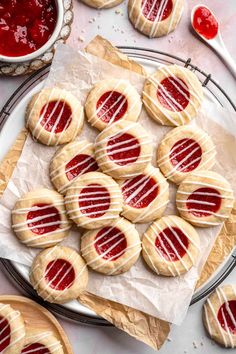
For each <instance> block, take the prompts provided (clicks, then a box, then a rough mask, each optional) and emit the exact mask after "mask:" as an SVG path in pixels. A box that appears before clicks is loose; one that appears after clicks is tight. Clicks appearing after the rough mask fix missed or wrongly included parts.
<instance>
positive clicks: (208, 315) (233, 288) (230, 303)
mask: <svg viewBox="0 0 236 354" xmlns="http://www.w3.org/2000/svg"><path fill="white" fill-rule="evenodd" d="M203 323H204V326H205V328H206V330H207V332H208V333H209V336H210V337H211V338H212V339H213V340H214V341H216V342H217V343H219V344H221V345H222V346H224V347H226V348H236V285H235V284H234V285H223V286H220V287H219V288H217V289H216V290H215V291H214V292H213V293H212V294H211V295H210V296H209V298H208V299H207V300H206V302H205V304H204V307H203Z"/></svg>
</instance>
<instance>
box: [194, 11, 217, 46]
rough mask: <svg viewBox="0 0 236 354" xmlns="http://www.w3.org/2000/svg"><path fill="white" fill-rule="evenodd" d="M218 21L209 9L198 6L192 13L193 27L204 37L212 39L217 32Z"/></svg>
mask: <svg viewBox="0 0 236 354" xmlns="http://www.w3.org/2000/svg"><path fill="white" fill-rule="evenodd" d="M218 27H219V25H218V22H217V20H216V18H215V16H214V15H213V14H212V13H211V11H210V10H209V9H208V8H206V7H205V6H199V7H198V8H197V9H196V11H195V12H194V15H193V28H194V29H195V30H196V31H197V32H198V33H199V34H200V35H202V36H203V37H204V38H206V39H213V38H215V36H216V35H217V33H218Z"/></svg>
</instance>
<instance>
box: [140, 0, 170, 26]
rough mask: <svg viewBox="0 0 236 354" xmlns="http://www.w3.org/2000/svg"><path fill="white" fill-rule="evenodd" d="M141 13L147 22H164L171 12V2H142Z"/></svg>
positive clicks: (159, 0)
mask: <svg viewBox="0 0 236 354" xmlns="http://www.w3.org/2000/svg"><path fill="white" fill-rule="evenodd" d="M141 6H142V13H143V15H144V16H145V17H146V18H147V19H148V20H149V21H158V22H160V21H164V20H165V19H167V18H168V17H169V16H170V14H171V12H172V10H173V2H172V0H142V5H141Z"/></svg>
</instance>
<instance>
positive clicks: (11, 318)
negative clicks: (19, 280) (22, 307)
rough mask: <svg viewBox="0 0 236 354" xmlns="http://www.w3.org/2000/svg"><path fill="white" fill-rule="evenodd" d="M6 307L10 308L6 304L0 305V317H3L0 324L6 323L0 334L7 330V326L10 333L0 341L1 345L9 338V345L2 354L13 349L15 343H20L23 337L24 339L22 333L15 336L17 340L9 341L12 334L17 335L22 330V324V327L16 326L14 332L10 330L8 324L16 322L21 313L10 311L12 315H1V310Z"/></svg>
mask: <svg viewBox="0 0 236 354" xmlns="http://www.w3.org/2000/svg"><path fill="white" fill-rule="evenodd" d="M7 307H10V305H8V304H0V315H1V316H2V317H3V318H2V320H1V321H0V323H2V322H4V321H7V324H6V326H5V327H4V328H3V329H2V330H1V333H3V332H4V331H5V330H6V329H7V328H8V326H9V327H10V332H9V334H8V335H7V336H4V338H2V340H1V341H0V344H2V342H4V341H6V340H8V339H9V337H10V343H9V345H8V346H7V347H6V348H5V349H4V350H3V353H4V352H5V351H6V350H8V349H10V348H11V347H13V346H14V345H15V344H16V343H17V342H19V341H21V340H22V339H23V338H24V337H25V333H24V331H23V332H22V334H19V335H18V336H17V338H16V339H15V340H14V341H12V340H11V337H12V335H13V334H14V333H17V332H19V331H21V330H22V329H23V328H24V324H23V325H22V326H17V327H16V328H15V329H14V330H12V328H11V325H10V323H13V322H14V321H15V320H17V319H18V318H19V317H20V316H21V313H20V311H16V310H13V309H12V313H11V314H10V313H9V314H7V315H2V310H4V309H6V308H7Z"/></svg>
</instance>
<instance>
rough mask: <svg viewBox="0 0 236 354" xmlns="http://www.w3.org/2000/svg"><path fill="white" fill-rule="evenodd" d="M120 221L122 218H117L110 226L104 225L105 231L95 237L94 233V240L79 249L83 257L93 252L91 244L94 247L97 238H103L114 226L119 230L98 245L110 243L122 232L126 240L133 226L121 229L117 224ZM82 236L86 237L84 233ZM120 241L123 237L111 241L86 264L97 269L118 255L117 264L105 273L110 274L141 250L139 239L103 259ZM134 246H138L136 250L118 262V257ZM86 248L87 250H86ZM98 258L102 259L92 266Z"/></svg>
mask: <svg viewBox="0 0 236 354" xmlns="http://www.w3.org/2000/svg"><path fill="white" fill-rule="evenodd" d="M121 222H122V219H118V221H117V222H116V223H115V224H114V225H112V226H107V227H106V226H105V227H104V228H108V229H107V231H105V232H103V233H102V234H101V235H100V236H99V237H96V235H95V238H94V240H93V241H92V242H90V243H89V244H87V245H86V246H85V247H83V248H82V249H81V252H82V255H83V257H85V258H86V256H87V255H88V254H90V253H91V252H93V249H91V246H92V247H95V244H96V243H97V242H98V241H99V240H101V239H103V238H104V237H106V235H108V234H109V233H110V232H111V231H112V230H114V229H116V228H117V229H118V230H119V232H117V233H116V234H115V235H114V236H113V237H111V238H108V239H107V240H106V241H104V242H103V243H102V244H100V246H104V245H106V244H107V243H110V242H111V241H113V240H115V239H116V238H117V237H119V236H120V235H122V234H123V235H124V236H125V238H126V240H127V237H126V235H127V234H128V233H129V232H132V231H133V228H134V227H133V225H132V224H130V225H129V226H128V227H126V228H124V229H123V228H121V227H120V226H119V224H121ZM104 228H102V229H104ZM102 229H101V230H102ZM83 237H86V234H85V235H84V236H83ZM121 242H123V239H122V238H120V239H119V240H118V241H116V242H115V243H113V244H112V245H111V246H110V247H109V248H108V249H107V250H106V251H105V252H103V253H101V254H98V253H97V257H96V258H93V260H92V261H90V262H87V265H88V266H91V265H92V268H93V269H94V270H98V269H99V268H101V267H103V266H104V265H105V264H107V263H109V262H111V261H113V259H114V258H118V257H119V264H117V266H115V267H113V269H112V271H110V272H108V273H107V274H108V275H112V274H114V273H116V272H117V271H118V270H119V269H120V268H122V267H123V266H124V265H125V264H126V263H128V262H129V261H130V260H131V259H132V258H134V257H136V256H137V254H139V253H140V251H141V241H139V242H137V243H134V244H132V245H130V246H126V248H125V249H124V250H121V251H120V252H119V253H117V254H115V255H114V256H112V257H109V258H108V259H103V257H104V256H106V255H107V254H108V253H110V252H111V251H112V250H113V249H114V248H116V247H117V246H118V245H119V244H120V243H121ZM138 246H139V247H138ZM136 247H138V248H137V251H136V252H133V253H132V254H131V255H130V257H128V258H127V259H125V260H124V261H123V262H121V263H120V257H122V255H123V254H125V253H127V251H129V250H132V249H133V248H136ZM86 250H88V251H87V252H86ZM98 260H102V262H101V263H100V264H98V265H97V266H94V265H93V264H94V263H96V262H97V261H98ZM113 262H115V260H114V261H113Z"/></svg>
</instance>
